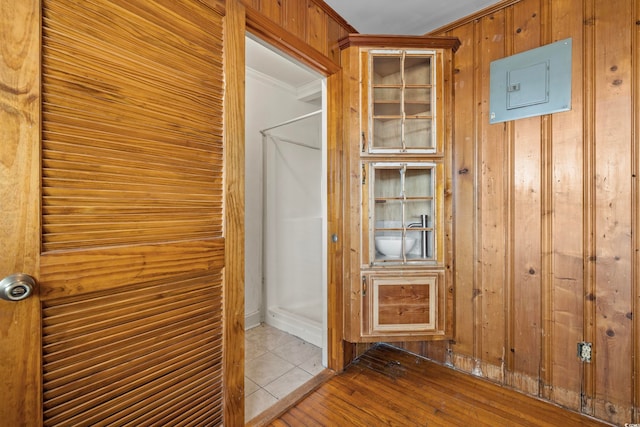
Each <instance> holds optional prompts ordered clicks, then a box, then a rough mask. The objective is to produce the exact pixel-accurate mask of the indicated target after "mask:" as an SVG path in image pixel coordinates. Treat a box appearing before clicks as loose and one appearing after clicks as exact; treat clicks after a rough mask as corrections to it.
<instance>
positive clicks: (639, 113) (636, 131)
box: [631, 2, 640, 419]
mask: <svg viewBox="0 0 640 427" xmlns="http://www.w3.org/2000/svg"><path fill="white" fill-rule="evenodd" d="M632 19H633V20H634V21H635V24H636V27H635V29H634V31H633V37H632V45H631V46H632V49H631V52H632V55H633V57H632V63H631V64H632V65H631V67H632V73H633V74H632V78H633V81H634V82H635V84H634V85H633V88H634V92H633V94H632V96H633V107H632V108H633V109H632V118H633V135H634V138H633V141H632V149H631V150H632V153H633V172H632V175H631V176H632V195H631V197H632V199H633V205H632V213H631V215H632V221H633V225H632V227H633V230H635V231H636V232H635V233H634V234H633V237H634V242H633V248H634V254H633V261H632V263H631V272H632V273H631V277H632V289H631V293H632V300H631V304H632V308H631V313H635V315H632V317H633V337H634V343H633V356H634V357H633V360H634V366H633V369H634V375H635V382H634V384H633V404H634V407H635V408H636V409H635V411H636V419H637V418H638V416H639V414H638V412H640V409H638V408H640V315H638V313H640V183H639V180H640V84H638V82H640V3H639V2H635V3H633V13H632Z"/></svg>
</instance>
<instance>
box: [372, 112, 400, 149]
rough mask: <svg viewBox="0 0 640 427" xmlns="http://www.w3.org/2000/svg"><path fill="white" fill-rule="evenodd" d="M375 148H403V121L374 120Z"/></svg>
mask: <svg viewBox="0 0 640 427" xmlns="http://www.w3.org/2000/svg"><path fill="white" fill-rule="evenodd" d="M372 146H373V148H394V149H397V150H399V149H401V148H402V119H375V118H374V119H373V144H372Z"/></svg>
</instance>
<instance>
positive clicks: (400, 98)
mask: <svg viewBox="0 0 640 427" xmlns="http://www.w3.org/2000/svg"><path fill="white" fill-rule="evenodd" d="M434 58H435V57H434V53H433V52H431V51H406V50H384V51H372V52H371V53H370V73H371V77H372V78H371V79H370V82H371V83H370V84H371V87H370V100H371V106H370V108H371V112H372V115H371V118H370V120H371V123H370V132H371V137H370V140H371V141H372V143H371V145H370V147H369V149H370V151H371V152H434V151H435V147H436V143H435V129H434V125H433V123H434V107H435V106H434V87H433V81H434V76H433V73H434V66H433V65H434Z"/></svg>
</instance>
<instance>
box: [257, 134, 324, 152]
mask: <svg viewBox="0 0 640 427" xmlns="http://www.w3.org/2000/svg"><path fill="white" fill-rule="evenodd" d="M264 136H266V137H269V138H271V139H272V140H273V142H274V143H276V142H277V141H281V142H286V143H287V144H293V145H297V146H300V147H304V148H310V149H311V150H321V148H320V147H314V146H313V145H308V144H305V143H303V142H298V141H292V140H290V139H284V138H278V137H274V136H273V135H264ZM276 138H277V141H276Z"/></svg>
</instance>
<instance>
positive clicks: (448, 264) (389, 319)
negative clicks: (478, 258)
mask: <svg viewBox="0 0 640 427" xmlns="http://www.w3.org/2000/svg"><path fill="white" fill-rule="evenodd" d="M458 45H459V41H458V40H457V39H455V38H433V37H416V36H407V37H403V36H389V37H385V36H367V35H359V34H358V35H350V36H348V37H346V38H345V39H343V40H342V41H341V43H340V46H341V49H342V66H343V76H344V80H343V101H344V117H345V134H344V135H345V169H346V171H345V172H346V173H345V176H348V177H349V180H348V182H347V183H346V185H347V187H348V189H347V191H346V193H347V194H346V199H348V200H346V202H347V203H345V205H347V206H349V211H348V218H347V222H346V228H347V233H346V235H347V236H348V239H347V240H348V241H347V242H346V243H345V244H346V245H347V246H348V248H349V256H348V258H347V263H348V265H347V266H346V270H347V273H348V274H347V275H346V276H347V278H348V281H347V283H346V285H345V303H346V304H347V307H346V310H345V313H346V314H345V329H344V331H345V333H344V338H345V339H346V340H347V341H350V342H370V341H408V340H429V339H444V338H451V337H452V335H453V291H454V286H453V274H452V270H453V260H452V259H451V253H452V247H451V242H452V223H451V218H452V206H451V198H450V195H451V193H452V192H451V185H452V176H451V143H452V142H451V138H452V136H451V116H450V111H451V106H452V102H453V97H452V88H451V73H452V70H451V63H452V55H453V52H454V50H455V49H456V48H457V47H458Z"/></svg>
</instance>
